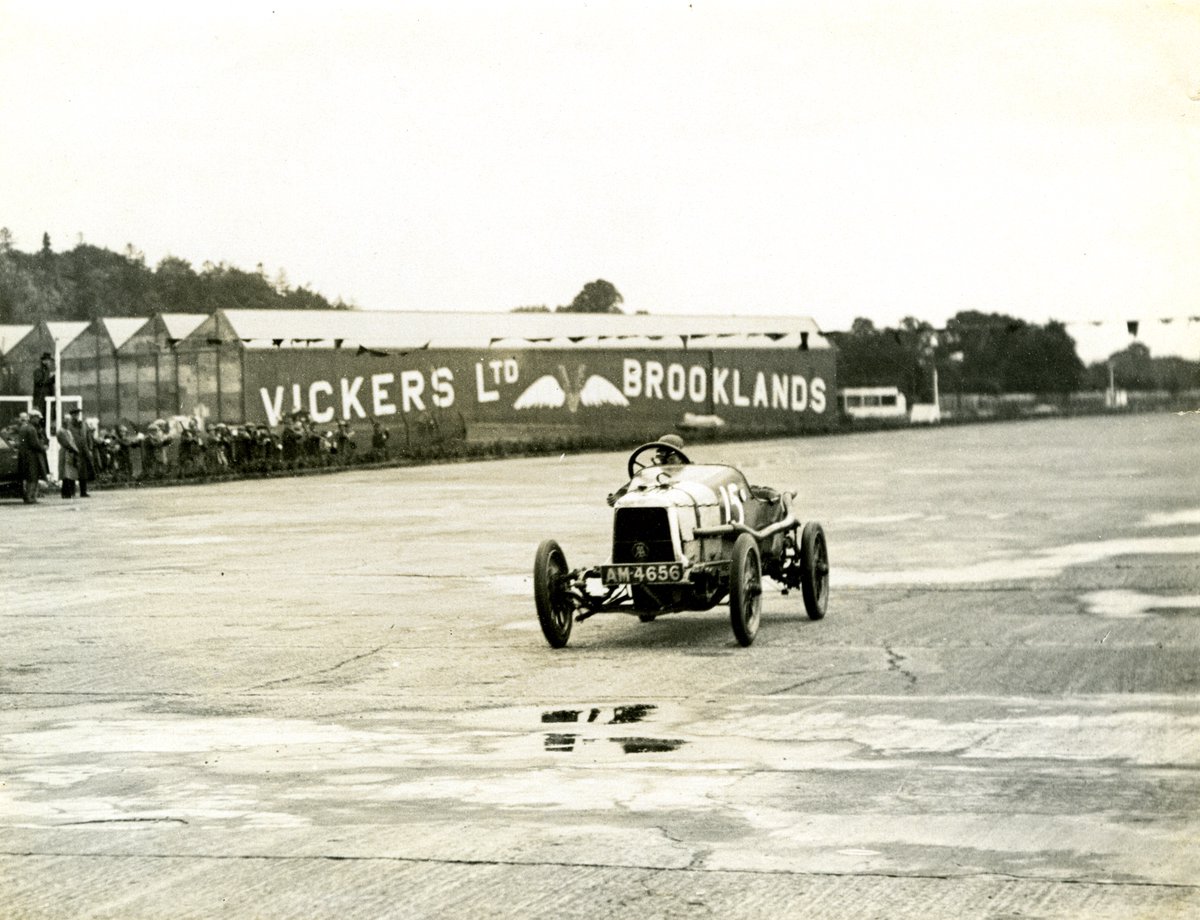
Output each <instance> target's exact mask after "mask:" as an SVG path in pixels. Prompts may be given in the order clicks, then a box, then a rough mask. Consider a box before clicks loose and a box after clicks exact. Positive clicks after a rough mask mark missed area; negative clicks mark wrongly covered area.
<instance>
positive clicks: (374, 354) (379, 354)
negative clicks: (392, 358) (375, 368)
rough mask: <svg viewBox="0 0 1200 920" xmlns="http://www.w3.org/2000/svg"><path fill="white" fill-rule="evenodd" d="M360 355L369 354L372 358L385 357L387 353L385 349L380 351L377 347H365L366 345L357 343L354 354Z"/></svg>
mask: <svg viewBox="0 0 1200 920" xmlns="http://www.w3.org/2000/svg"><path fill="white" fill-rule="evenodd" d="M361 355H370V356H371V357H373V358H386V357H387V356H388V353H387V352H386V351H380V350H379V349H378V348H367V346H366V345H359V346H358V351H357V352H355V356H356V357H358V356H361Z"/></svg>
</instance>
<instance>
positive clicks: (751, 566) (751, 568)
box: [729, 533, 762, 646]
mask: <svg viewBox="0 0 1200 920" xmlns="http://www.w3.org/2000/svg"><path fill="white" fill-rule="evenodd" d="M761 619H762V559H761V557H760V556H759V553H758V541H756V540H755V539H754V537H752V536H750V534H748V533H744V534H741V535H740V536H739V537H738V538H737V541H736V542H735V543H734V544H733V561H732V564H731V565H730V567H729V622H730V624H731V625H732V626H733V635H734V636H735V637H736V638H737V640H738V644H739V645H742V646H748V645H749V644H750V643H751V642H753V641H754V637H755V636H756V635H758V624H759V621H760V620H761Z"/></svg>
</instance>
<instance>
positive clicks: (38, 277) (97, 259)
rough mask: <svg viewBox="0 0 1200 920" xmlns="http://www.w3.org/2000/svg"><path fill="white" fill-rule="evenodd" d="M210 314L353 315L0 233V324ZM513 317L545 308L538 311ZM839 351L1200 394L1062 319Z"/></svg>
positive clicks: (892, 378) (855, 369)
mask: <svg viewBox="0 0 1200 920" xmlns="http://www.w3.org/2000/svg"><path fill="white" fill-rule="evenodd" d="M623 302H624V298H623V297H622V296H621V293H620V291H618V290H617V288H616V286H615V285H613V284H612V283H611V282H609V281H606V280H604V279H603V278H598V279H596V280H595V281H589V282H587V283H586V284H584V285H583V287H582V289H581V290H580V291H579V293H578V294H576V295H575V298H574V299H573V300H572V301H571V303H569V304H564V305H561V306H559V307H558V308H557V309H556V310H555V311H554V312H559V313H620V312H621V307H620V305H621V304H622V303H623ZM218 308H225V309H253V310H271V309H285V310H334V309H350V306H349V305H347V304H345V303H343V302H342V301H341V300H338V301H337V302H336V303H330V302H329V301H328V300H327V299H326V298H325V297H323V296H322V295H320V294H318V293H316V292H315V291H312V290H309V289H308V288H307V287H304V286H300V287H292V286H291V285H289V284H288V283H287V279H286V276H285V275H284V274H283V272H280V273H279V275H278V276H277V277H276V278H275V279H274V280H273V281H272V280H269V279H268V278H267V277H266V276H265V275H264V273H263V271H262V269H261V266H260V267H259V268H258V269H257V270H256V271H252V272H251V271H243V270H242V269H239V268H235V267H233V266H230V265H227V264H225V263H224V262H220V263H217V264H213V263H211V262H205V263H204V264H203V265H202V266H201V267H200V270H199V271H197V270H195V269H194V268H193V267H192V265H191V264H190V263H189V262H187V261H186V260H184V259H180V258H177V257H175V256H167V257H165V258H164V259H162V260H161V261H160V262H159V263H158V265H156V266H155V267H154V268H150V267H149V266H148V265H147V264H146V260H145V256H144V255H143V254H142V253H141V252H139V251H138V250H136V249H135V248H134V247H133V246H128V247H126V250H125V252H123V253H117V252H112V251H111V250H108V249H104V248H102V247H98V246H91V245H88V244H86V243H79V244H78V245H76V246H75V247H74V248H72V249H70V250H67V251H64V252H55V251H54V250H53V248H52V246H51V241H50V237H49V236H48V235H43V237H42V248H41V249H40V250H39V251H38V252H33V253H26V252H21V251H20V250H18V249H17V248H16V247H15V246H14V245H13V240H12V234H11V233H10V232H9V231H8V230H7V229H6V228H0V325H9V324H24V323H36V322H38V321H39V320H48V321H54V320H84V321H91V320H94V319H98V318H101V317H110V316H147V317H149V316H151V315H153V314H155V313H208V312H211V311H213V310H215V309H218ZM514 312H547V313H548V312H551V311H550V309H549V308H548V307H546V306H533V307H517V308H516V309H515V310H514ZM826 337H827V338H829V339H830V340H831V341H833V343H834V344H835V345H837V346H838V349H839V355H838V382H839V384H840V385H841V386H843V387H856V386H897V387H899V389H900V390H901V392H903V393H904V394H905V396H906V397H907V398H908V399H909V401H910V402H914V401H919V402H927V401H929V400H930V399H931V398H932V380H933V374H932V371H933V369H934V368H937V370H938V372H939V379H940V381H941V384H940V385H941V388H942V390H943V391H944V392H954V391H957V392H960V393H984V394H992V395H999V394H1002V393H1038V394H1042V395H1044V396H1054V395H1059V396H1065V395H1066V394H1069V393H1072V392H1076V391H1078V390H1082V389H1088V390H1097V389H1104V388H1105V387H1107V386H1108V385H1109V380H1110V373H1111V379H1112V382H1113V384H1114V385H1115V386H1116V387H1118V388H1120V389H1129V390H1165V391H1168V392H1171V393H1179V392H1182V391H1184V390H1189V389H1194V388H1197V387H1200V362H1194V361H1186V360H1183V359H1181V358H1154V357H1152V356H1151V355H1150V353H1149V351H1148V349H1147V348H1146V347H1145V346H1144V345H1142V344H1141V343H1140V342H1134V343H1132V344H1131V345H1129V347H1128V348H1126V349H1124V350H1123V351H1120V352H1117V353H1115V354H1114V355H1112V356H1111V358H1110V359H1109V360H1108V361H1107V362H1100V363H1097V364H1093V365H1092V366H1090V367H1085V366H1084V365H1083V362H1082V361H1081V360H1080V359H1079V356H1078V354H1077V353H1076V351H1075V343H1074V341H1073V340H1072V339H1071V337H1070V335H1068V334H1067V330H1066V327H1065V326H1064V325H1063V324H1062V323H1060V322H1054V321H1051V322H1049V323H1046V324H1044V325H1038V324H1036V323H1029V322H1026V321H1024V320H1021V319H1017V318H1015V317H1012V316H1007V315H1005V314H1001V313H981V312H977V311H973V310H968V311H963V312H960V313H957V314H956V315H955V316H954V317H953V318H952V319H950V320H949V321H947V323H946V325H945V328H943V329H935V328H934V327H933V326H932V325H930V324H929V323H927V322H925V321H923V320H918V319H915V318H913V317H906V318H905V319H904V320H903V321H901V323H900V325H899V326H898V327H895V328H889V327H884V328H878V327H876V326H875V324H874V323H873V322H872V321H871V320H869V319H865V318H861V317H860V318H858V319H856V320H855V321H854V322H853V324H852V325H851V327H850V330H849V331H848V332H828V333H826Z"/></svg>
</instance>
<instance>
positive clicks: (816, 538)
mask: <svg viewBox="0 0 1200 920" xmlns="http://www.w3.org/2000/svg"><path fill="white" fill-rule="evenodd" d="M800 591H801V593H802V594H803V595H804V610H805V612H806V613H807V614H808V618H809V619H810V620H819V619H821V618H822V617H824V616H825V608H826V607H827V606H828V604H829V548H828V547H827V546H826V544H825V531H824V530H822V529H821V525H820V524H817V523H816V522H810V523H808V524H805V525H804V531H803V532H802V533H801V534H800Z"/></svg>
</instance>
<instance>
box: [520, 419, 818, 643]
mask: <svg viewBox="0 0 1200 920" xmlns="http://www.w3.org/2000/svg"><path fill="white" fill-rule="evenodd" d="M628 472H629V480H630V481H629V483H628V485H627V486H625V487H624V488H623V489H622V490H620V492H619V493H617V495H616V496H610V498H613V501H612V504H613V541H612V555H611V557H610V561H609V562H606V563H604V564H602V565H596V566H592V567H589V568H582V569H571V568H569V567H568V565H567V560H566V556H565V555H564V554H563V551H562V548H561V547H560V546H559V545H558V543H557V542H555V541H554V540H543V541H542V543H541V545H539V546H538V548H537V553H536V555H535V557H534V565H533V592H534V601H535V604H536V606H537V615H538V622H539V623H540V624H541V627H542V632H543V634H544V635H545V636H546V641H547V642H549V643H550V645H551V646H552V647H553V648H562V647H563V646H565V645H566V644H567V641H568V640H569V639H570V637H571V626H572V624H573V623H575V622H577V621H578V622H582V621H583V620H586V619H587V618H588V617H591V616H594V615H595V614H597V613H610V612H616V613H630V614H636V615H637V616H638V617H639V619H641V620H642V621H643V622H649V621H651V620H653V619H655V618H656V617H658V616H660V615H662V614H665V613H674V612H677V611H681V610H709V609H711V608H713V607H715V606H716V605H717V604H719V603H720V602H721V601H722V600H724V599H725V598H726V597H728V599H729V618H730V622H731V624H732V626H733V634H734V636H735V637H736V638H737V641H738V642H739V643H741V644H742V645H744V646H745V645H749V644H750V643H751V642H753V641H754V637H755V635H756V634H757V633H758V626H759V620H760V619H761V615H762V577H763V576H764V575H766V576H768V577H769V578H771V579H772V580H774V581H775V582H777V583H778V584H779V585H780V586H781V588H782V592H783V593H784V594H787V593H788V592H789V591H790V590H792V589H795V588H799V589H800V591H801V594H802V595H803V597H804V608H805V611H806V612H807V614H808V616H809V618H810V619H813V620H819V619H821V618H822V617H823V616H825V608H826V605H827V604H828V600H829V552H828V549H827V547H826V545H825V533H824V531H823V530H822V528H821V525H820V524H818V523H816V522H815V521H809V522H807V523H804V522H801V521H800V520H799V519H798V518H797V517H796V514H795V510H794V508H793V507H792V502H793V499H794V495H793V494H792V493H780V492H776V491H775V490H773V489H767V488H762V487H757V486H751V485H750V484H749V483H748V482H747V481H746V477H745V476H744V475H742V473H741V471H739V470H737V469H736V468H734V467H732V466H725V465H721V464H701V463H692V462H691V461H690V460H689V459H688V457H687V456H686V455H685V454H684V453H683V451H682V450H680V449H679V448H677V447H676V446H675V445H673V444H670V443H667V442H664V441H651V442H649V443H647V444H643V445H642V446H640V447H638V448H637V449H635V450H634V451H633V453H632V454H630V456H629V463H628Z"/></svg>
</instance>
